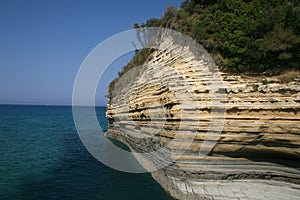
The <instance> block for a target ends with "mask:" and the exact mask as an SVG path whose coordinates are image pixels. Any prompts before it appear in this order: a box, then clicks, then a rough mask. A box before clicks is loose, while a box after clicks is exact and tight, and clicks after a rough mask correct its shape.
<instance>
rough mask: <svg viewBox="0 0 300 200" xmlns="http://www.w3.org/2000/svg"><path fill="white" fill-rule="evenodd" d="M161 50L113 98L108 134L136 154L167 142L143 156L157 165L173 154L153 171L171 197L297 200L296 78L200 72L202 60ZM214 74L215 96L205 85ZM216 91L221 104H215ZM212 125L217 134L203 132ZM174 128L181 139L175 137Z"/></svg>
mask: <svg viewBox="0 0 300 200" xmlns="http://www.w3.org/2000/svg"><path fill="white" fill-rule="evenodd" d="M167 49H170V48H169V47H168V48H166V49H165V50H162V49H160V50H156V51H154V52H153V53H152V55H151V57H150V58H149V60H148V61H147V62H146V64H147V65H146V67H145V68H143V69H142V70H141V71H140V72H139V73H140V74H139V75H138V76H137V79H135V81H134V82H133V83H132V84H131V85H130V84H129V85H130V87H127V88H126V87H124V88H121V89H120V90H118V92H117V94H116V95H115V96H114V97H112V101H110V103H109V104H108V105H107V118H108V120H109V128H108V132H107V133H106V135H107V137H109V138H112V139H116V140H119V141H120V142H123V143H124V144H126V145H128V146H129V147H130V149H132V151H135V152H143V153H144V152H153V151H157V150H158V149H161V148H165V151H164V152H157V153H154V154H149V157H148V158H147V159H148V162H149V163H151V165H157V166H160V164H161V163H162V162H164V161H166V160H171V161H170V163H171V164H170V165H168V166H167V167H164V168H162V169H159V170H157V171H152V172H151V174H152V176H153V178H154V179H155V180H156V181H157V182H158V183H159V184H160V185H161V186H162V187H163V188H164V189H165V190H166V191H167V192H169V193H170V194H171V196H173V197H174V198H176V199H300V173H299V172H300V171H299V167H300V164H299V158H300V78H299V77H295V78H293V79H292V80H290V81H286V82H284V83H283V82H282V80H280V78H279V77H272V78H261V77H250V76H241V75H233V74H225V73H220V72H213V73H212V72H209V71H205V70H204V71H201V70H199V69H205V66H207V63H206V61H205V60H201V59H199V58H196V57H193V56H189V57H182V56H177V55H176V54H172V52H170V51H168V50H167ZM166 66H168V67H166ZM216 73H217V76H218V77H220V78H221V82H222V86H220V88H217V89H216V90H215V91H214V95H215V96H217V98H216V97H215V96H214V97H213V96H212V95H211V91H210V88H209V85H211V84H213V83H212V82H214V81H218V80H216V76H215V74H216ZM191 88H192V95H191ZM218 94H220V95H223V96H218ZM224 95H225V96H224ZM219 97H222V99H220V102H221V104H222V105H221V106H220V105H217V106H215V107H213V106H214V105H212V101H213V98H216V99H218V98H219ZM182 102H188V103H187V104H185V105H184V104H182ZM218 106H220V110H218ZM222 106H225V109H224V113H222ZM216 108H217V109H216ZM213 109H215V116H214V117H212V112H213ZM212 119H213V120H214V121H215V122H216V125H214V124H213V125H212V122H211V120H212ZM218 124H222V130H221V131H220V133H219V134H218V135H217V134H216V136H214V135H213V134H212V135H213V137H211V138H210V137H207V132H208V131H212V132H214V127H216V126H218ZM178 131H181V132H182V133H181V134H183V135H185V136H186V137H182V138H179V139H178V138H176V134H177V132H178ZM192 136H193V140H192V142H191V143H190V144H189V145H188V147H187V148H186V145H185V143H187V141H186V140H187V138H189V137H192ZM174 139H176V140H175V141H174ZM213 143H215V144H214V145H211V144H213ZM204 144H207V146H208V151H207V153H206V154H205V155H204V156H199V152H205V149H204V151H203V148H204V147H203V145H204ZM177 155H180V156H177ZM137 160H138V161H140V158H139V157H137ZM141 163H142V165H143V166H144V167H146V168H147V166H145V165H147V164H145V162H144V161H143V162H141Z"/></svg>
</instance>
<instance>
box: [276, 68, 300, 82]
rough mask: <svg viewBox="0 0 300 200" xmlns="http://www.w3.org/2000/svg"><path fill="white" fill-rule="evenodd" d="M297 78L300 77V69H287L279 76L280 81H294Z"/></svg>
mask: <svg viewBox="0 0 300 200" xmlns="http://www.w3.org/2000/svg"><path fill="white" fill-rule="evenodd" d="M296 78H300V71H297V70H287V71H285V72H283V73H282V74H281V75H279V76H278V80H279V82H280V83H289V82H292V81H294V80H295V79H296Z"/></svg>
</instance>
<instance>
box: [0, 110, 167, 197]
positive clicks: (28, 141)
mask: <svg viewBox="0 0 300 200" xmlns="http://www.w3.org/2000/svg"><path fill="white" fill-rule="evenodd" d="M96 110H97V116H98V119H99V123H100V125H101V126H102V127H103V129H104V130H106V129H107V121H106V118H105V108H104V107H98V108H96ZM0 199H1V200H5V199H59V200H61V199H72V200H74V199H99V200H100V199H116V200H118V199H143V200H147V199H149V200H150V199H162V200H163V199H171V198H170V197H169V196H168V195H167V194H166V193H165V192H164V191H163V190H162V189H161V187H160V186H159V185H158V183H156V182H155V181H154V180H153V179H152V177H151V176H150V175H149V174H128V173H123V172H119V171H116V170H113V169H111V168H108V167H106V166H104V165H103V164H101V163H100V162H98V161H97V160H96V159H95V158H93V157H92V156H91V155H90V154H89V153H88V152H87V150H86V149H85V148H84V147H83V145H82V144H81V141H80V140H79V137H78V135H77V132H76V129H75V126H74V122H73V118H72V108H71V107H64V106H8V105H0Z"/></svg>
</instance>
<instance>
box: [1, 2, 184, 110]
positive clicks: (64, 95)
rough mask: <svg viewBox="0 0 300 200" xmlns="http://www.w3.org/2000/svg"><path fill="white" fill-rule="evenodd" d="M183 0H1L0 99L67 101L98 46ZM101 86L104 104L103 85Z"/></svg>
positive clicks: (114, 69) (6, 101) (117, 66)
mask: <svg viewBox="0 0 300 200" xmlns="http://www.w3.org/2000/svg"><path fill="white" fill-rule="evenodd" d="M181 1H182V0H151V1H144V0H126V1H122V0H119V1H114V0H0V104H50V105H52V104H53V105H57V104H59V105H69V104H71V99H72V90H73V83H74V80H75V76H76V73H77V70H78V69H79V67H80V64H81V63H82V61H83V60H84V58H85V57H86V56H87V55H88V53H89V52H90V51H91V50H92V49H93V48H94V47H95V46H96V45H98V44H99V43H100V42H101V41H103V40H105V39H107V38H108V37H110V36H112V35H114V34H117V33H119V32H122V31H125V30H127V29H130V28H132V26H133V24H134V23H135V22H137V23H142V22H145V21H146V19H148V18H153V17H156V18H158V17H161V16H162V15H163V13H164V11H165V10H166V8H167V7H168V6H169V5H174V6H176V7H179V6H180V3H181ZM126 62H128V58H125V57H124V58H122V59H120V60H119V61H118V62H116V63H115V66H113V67H112V68H111V70H110V72H109V74H108V75H107V76H106V79H105V80H103V81H104V82H106V83H108V82H109V81H110V80H112V79H113V78H114V77H115V76H116V74H117V71H118V70H119V69H120V68H121V67H122V66H123V65H124V64H126ZM99 90H100V92H97V97H96V101H97V104H98V105H105V103H106V99H105V98H104V97H103V96H104V93H105V92H106V87H105V88H100V89H99Z"/></svg>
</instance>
